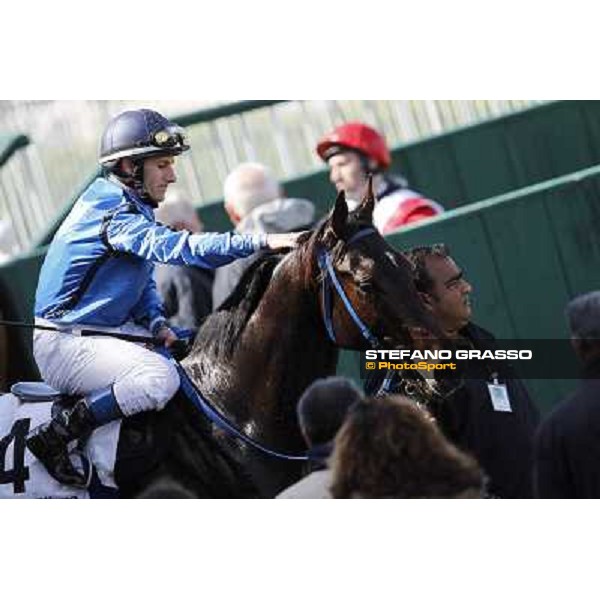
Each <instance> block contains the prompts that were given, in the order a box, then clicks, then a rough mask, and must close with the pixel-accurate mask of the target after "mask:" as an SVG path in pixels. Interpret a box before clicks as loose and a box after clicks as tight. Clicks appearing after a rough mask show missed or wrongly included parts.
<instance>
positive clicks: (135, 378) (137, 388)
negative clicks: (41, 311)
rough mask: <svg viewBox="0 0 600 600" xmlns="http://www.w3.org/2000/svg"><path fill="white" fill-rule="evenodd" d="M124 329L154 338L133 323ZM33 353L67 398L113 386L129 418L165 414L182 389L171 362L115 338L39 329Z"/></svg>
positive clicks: (49, 380) (48, 378)
mask: <svg viewBox="0 0 600 600" xmlns="http://www.w3.org/2000/svg"><path fill="white" fill-rule="evenodd" d="M89 329H93V328H92V327H89ZM119 331H121V332H123V333H130V334H134V335H143V336H147V337H150V332H149V331H148V330H147V329H144V328H143V327H139V326H137V325H133V324H131V325H130V324H127V325H124V326H123V327H120V328H119ZM33 354H34V357H35V360H36V362H37V365H38V368H39V370H40V374H41V375H42V377H43V378H44V381H46V383H48V384H49V385H51V386H52V387H53V388H55V389H57V390H58V391H60V392H62V393H64V394H72V395H84V396H85V395H87V394H90V393H92V392H94V391H97V390H100V389H102V388H107V387H110V386H113V391H114V395H115V398H116V400H117V403H118V404H119V407H120V409H121V411H122V412H123V414H124V415H126V416H127V415H134V414H136V413H139V412H142V411H146V410H161V409H162V408H164V406H165V405H166V404H167V402H168V401H169V400H170V399H171V398H172V397H173V396H174V395H175V392H176V391H177V389H178V388H179V374H178V373H177V369H176V368H175V366H174V365H173V364H172V363H171V362H169V360H167V359H166V358H165V357H163V356H161V355H160V354H157V353H156V352H153V351H151V350H148V349H147V348H145V347H143V346H141V345H138V344H135V343H132V342H127V341H124V340H119V339H116V338H110V337H103V336H90V337H87V336H86V337H81V336H77V335H72V334H69V333H55V332H51V331H42V330H35V333H34V335H33Z"/></svg>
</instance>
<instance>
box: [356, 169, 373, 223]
mask: <svg viewBox="0 0 600 600" xmlns="http://www.w3.org/2000/svg"><path fill="white" fill-rule="evenodd" d="M374 208H375V194H374V192H373V175H371V174H369V179H368V180H367V190H366V192H365V195H364V197H363V199H362V202H361V203H360V204H359V206H358V208H357V209H356V212H357V213H358V214H359V215H360V219H361V220H365V221H369V222H373V209H374Z"/></svg>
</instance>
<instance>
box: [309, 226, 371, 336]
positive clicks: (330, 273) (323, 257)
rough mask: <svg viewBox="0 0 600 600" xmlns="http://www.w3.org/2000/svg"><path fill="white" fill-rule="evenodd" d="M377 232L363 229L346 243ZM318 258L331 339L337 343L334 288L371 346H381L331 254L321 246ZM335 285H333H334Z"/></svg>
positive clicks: (324, 318) (325, 317)
mask: <svg viewBox="0 0 600 600" xmlns="http://www.w3.org/2000/svg"><path fill="white" fill-rule="evenodd" d="M374 233H376V230H375V229H374V228H372V227H369V228H368V229H363V230H362V231H359V232H358V233H355V234H354V235H353V236H352V237H351V238H350V239H349V240H348V242H347V243H346V245H348V246H349V245H350V244H352V243H354V242H357V241H358V240H360V239H362V238H364V237H366V236H368V235H372V234H374ZM317 260H318V263H319V268H320V269H321V274H322V276H323V280H322V292H323V320H324V321H325V329H326V330H327V335H328V336H329V339H330V340H331V341H332V342H333V343H334V344H337V338H336V336H335V329H334V326H333V290H334V289H335V291H336V292H337V294H338V296H339V297H340V298H341V300H342V302H343V303H344V306H345V307H346V311H347V312H348V314H349V315H350V318H351V319H352V321H354V323H355V324H356V326H357V327H358V329H359V330H360V333H361V335H362V336H363V338H365V340H367V342H369V344H370V346H371V348H379V346H380V344H379V340H378V339H377V336H376V335H375V334H374V333H373V332H372V331H371V330H370V329H369V327H368V326H367V325H366V324H365V322H364V321H363V320H362V319H361V318H360V316H359V315H358V313H357V312H356V310H355V309H354V307H353V306H352V302H351V301H350V298H348V295H347V294H346V292H345V291H344V288H343V287H342V284H341V283H340V280H339V278H338V276H337V274H336V272H335V269H334V268H333V262H332V260H331V254H329V252H328V251H327V250H326V249H325V248H323V247H321V248H320V249H319V252H318V255H317ZM332 285H333V287H332Z"/></svg>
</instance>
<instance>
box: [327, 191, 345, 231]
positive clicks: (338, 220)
mask: <svg viewBox="0 0 600 600" xmlns="http://www.w3.org/2000/svg"><path fill="white" fill-rule="evenodd" d="M347 220H348V205H347V204H346V194H345V192H344V190H342V191H341V192H340V193H339V194H338V195H337V198H336V199H335V206H334V207H333V213H332V215H331V218H330V224H331V228H332V229H333V233H335V235H336V237H337V238H342V237H343V236H344V231H345V230H346V221H347Z"/></svg>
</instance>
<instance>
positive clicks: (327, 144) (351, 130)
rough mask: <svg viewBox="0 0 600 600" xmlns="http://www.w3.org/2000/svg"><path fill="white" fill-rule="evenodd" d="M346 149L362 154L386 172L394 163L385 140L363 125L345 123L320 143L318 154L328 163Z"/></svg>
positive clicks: (375, 131) (376, 132)
mask: <svg viewBox="0 0 600 600" xmlns="http://www.w3.org/2000/svg"><path fill="white" fill-rule="evenodd" d="M345 148H350V149H351V150H358V151H359V152H362V153H363V154H365V155H366V156H367V157H368V158H371V159H373V160H374V161H375V162H376V163H377V164H378V165H379V167H380V168H381V169H384V170H385V169H387V168H388V167H389V166H390V164H391V162H392V159H391V157H390V151H389V150H388V147H387V144H386V142H385V138H384V137H383V136H382V135H381V134H380V133H379V132H378V131H377V130H375V129H373V128H372V127H369V126H368V125H364V124H363V123H358V122H353V123H344V124H343V125H340V126H339V127H336V128H335V129H334V130H333V131H332V132H330V133H328V134H327V135H326V136H325V137H324V138H323V139H322V140H320V141H319V143H318V144H317V154H318V155H319V156H320V157H321V158H322V159H323V160H324V161H325V162H327V160H329V159H330V158H331V157H332V156H333V155H334V154H338V153H339V152H341V151H343V150H344V149H345Z"/></svg>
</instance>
